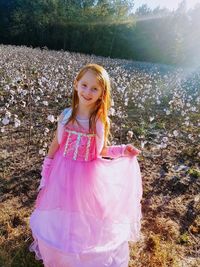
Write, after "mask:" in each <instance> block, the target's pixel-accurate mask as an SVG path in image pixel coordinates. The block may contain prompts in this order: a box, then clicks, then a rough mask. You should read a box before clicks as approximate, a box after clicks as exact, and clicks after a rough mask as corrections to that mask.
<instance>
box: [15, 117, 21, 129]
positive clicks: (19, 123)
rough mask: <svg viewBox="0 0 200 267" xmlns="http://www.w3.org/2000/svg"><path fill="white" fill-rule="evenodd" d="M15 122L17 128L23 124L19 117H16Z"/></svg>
mask: <svg viewBox="0 0 200 267" xmlns="http://www.w3.org/2000/svg"><path fill="white" fill-rule="evenodd" d="M14 122H15V128H17V127H19V126H20V125H21V121H20V120H18V119H17V118H15V119H14Z"/></svg>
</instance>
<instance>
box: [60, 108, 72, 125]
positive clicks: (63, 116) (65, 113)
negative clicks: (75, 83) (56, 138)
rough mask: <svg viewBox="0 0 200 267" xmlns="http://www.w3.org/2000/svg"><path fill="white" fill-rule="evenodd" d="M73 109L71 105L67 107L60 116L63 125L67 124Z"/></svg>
mask: <svg viewBox="0 0 200 267" xmlns="http://www.w3.org/2000/svg"><path fill="white" fill-rule="evenodd" d="M71 111H72V109H71V107H67V108H65V109H64V110H63V111H62V113H61V114H60V116H59V119H58V123H61V124H62V125H64V124H66V122H67V120H68V119H69V117H70V116H71Z"/></svg>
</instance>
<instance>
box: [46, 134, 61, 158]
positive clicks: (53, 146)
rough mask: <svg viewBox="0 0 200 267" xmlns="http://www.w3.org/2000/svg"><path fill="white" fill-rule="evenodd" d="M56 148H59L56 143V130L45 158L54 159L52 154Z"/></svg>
mask: <svg viewBox="0 0 200 267" xmlns="http://www.w3.org/2000/svg"><path fill="white" fill-rule="evenodd" d="M58 148H59V143H58V137H57V130H56V132H55V135H54V138H53V140H52V142H51V144H50V147H49V151H48V154H47V157H48V158H53V157H54V154H55V153H56V151H57V150H58Z"/></svg>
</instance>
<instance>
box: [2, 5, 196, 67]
mask: <svg viewBox="0 0 200 267" xmlns="http://www.w3.org/2000/svg"><path fill="white" fill-rule="evenodd" d="M133 7H134V1H132V0H131V1H130V0H114V1H109V0H68V1H67V0H34V1H31V0H0V43H3V44H15V45H28V46H32V47H45V46H46V47H48V48H49V49H56V50H59V49H63V50H68V51H74V52H81V53H88V54H96V55H102V56H109V57H115V58H125V59H133V60H139V61H150V62H160V63H166V64H174V65H199V60H200V19H199V17H200V5H196V6H195V8H193V9H190V10H186V3H185V1H182V2H181V3H180V5H179V7H178V8H177V10H175V11H169V10H168V9H166V8H162V9H161V8H160V7H157V8H155V9H150V8H149V7H148V6H147V5H142V6H141V7H139V8H138V9H137V10H136V11H133Z"/></svg>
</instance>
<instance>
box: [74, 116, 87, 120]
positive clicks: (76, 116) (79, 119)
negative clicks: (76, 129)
mask: <svg viewBox="0 0 200 267" xmlns="http://www.w3.org/2000/svg"><path fill="white" fill-rule="evenodd" d="M76 119H77V120H78V121H89V119H80V118H78V116H76Z"/></svg>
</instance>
